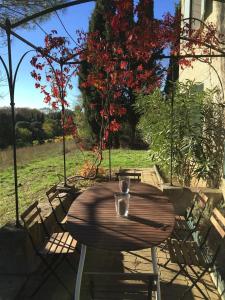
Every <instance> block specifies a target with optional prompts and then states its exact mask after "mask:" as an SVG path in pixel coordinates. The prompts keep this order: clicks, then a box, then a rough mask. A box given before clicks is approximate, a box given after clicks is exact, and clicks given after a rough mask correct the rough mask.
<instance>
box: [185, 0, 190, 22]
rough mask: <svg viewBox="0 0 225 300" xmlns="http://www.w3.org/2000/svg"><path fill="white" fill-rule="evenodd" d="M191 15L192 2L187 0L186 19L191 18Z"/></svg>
mask: <svg viewBox="0 0 225 300" xmlns="http://www.w3.org/2000/svg"><path fill="white" fill-rule="evenodd" d="M190 14H191V0H185V2H184V19H186V18H190Z"/></svg>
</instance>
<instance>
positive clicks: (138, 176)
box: [115, 170, 141, 181]
mask: <svg viewBox="0 0 225 300" xmlns="http://www.w3.org/2000/svg"><path fill="white" fill-rule="evenodd" d="M115 175H116V179H117V180H118V179H119V176H127V177H130V179H131V180H136V181H141V172H130V171H126V170H120V171H119V172H117V173H115Z"/></svg>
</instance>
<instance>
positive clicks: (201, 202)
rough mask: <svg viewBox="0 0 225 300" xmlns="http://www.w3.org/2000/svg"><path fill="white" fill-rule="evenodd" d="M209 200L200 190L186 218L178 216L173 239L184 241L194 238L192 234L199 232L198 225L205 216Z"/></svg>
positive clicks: (187, 211)
mask: <svg viewBox="0 0 225 300" xmlns="http://www.w3.org/2000/svg"><path fill="white" fill-rule="evenodd" d="M208 199H209V198H208V197H207V196H206V195H205V194H204V193H203V192H202V191H200V190H199V191H198V192H197V194H195V196H194V199H193V201H192V205H191V207H189V208H188V209H187V210H186V214H185V215H184V216H182V215H176V217H175V227H174V231H173V236H172V237H174V238H177V239H184V240H187V239H189V238H190V237H192V234H193V233H194V232H195V231H196V230H197V228H198V225H199V224H200V222H201V219H202V217H203V216H204V211H205V209H206V207H207V204H208ZM197 211H198V213H197ZM196 213H197V216H196Z"/></svg>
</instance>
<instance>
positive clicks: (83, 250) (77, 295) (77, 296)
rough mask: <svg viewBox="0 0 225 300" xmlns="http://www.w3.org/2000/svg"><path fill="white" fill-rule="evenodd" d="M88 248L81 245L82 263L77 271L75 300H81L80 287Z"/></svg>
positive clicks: (80, 262)
mask: <svg viewBox="0 0 225 300" xmlns="http://www.w3.org/2000/svg"><path fill="white" fill-rule="evenodd" d="M86 250H87V247H86V246H85V245H83V244H82V245H81V254H80V261H79V266H78V271H77V278H76V285H75V292H74V300H80V287H81V280H82V273H83V268H84V261H85V256H86Z"/></svg>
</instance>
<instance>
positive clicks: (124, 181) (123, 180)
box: [119, 176, 130, 194]
mask: <svg viewBox="0 0 225 300" xmlns="http://www.w3.org/2000/svg"><path fill="white" fill-rule="evenodd" d="M119 188H120V191H121V193H124V194H128V193H129V190H130V177H128V176H119Z"/></svg>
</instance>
